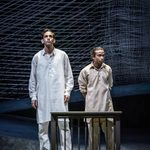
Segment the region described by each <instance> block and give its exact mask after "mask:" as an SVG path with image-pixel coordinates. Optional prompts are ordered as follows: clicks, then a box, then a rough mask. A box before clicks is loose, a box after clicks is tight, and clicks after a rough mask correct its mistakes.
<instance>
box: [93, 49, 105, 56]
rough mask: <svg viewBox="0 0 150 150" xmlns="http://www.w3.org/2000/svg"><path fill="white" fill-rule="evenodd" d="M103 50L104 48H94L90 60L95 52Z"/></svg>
mask: <svg viewBox="0 0 150 150" xmlns="http://www.w3.org/2000/svg"><path fill="white" fill-rule="evenodd" d="M100 49H101V50H104V48H102V47H94V48H93V49H92V50H91V58H92V57H94V56H95V51H97V50H100Z"/></svg>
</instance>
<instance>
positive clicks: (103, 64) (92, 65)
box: [90, 62, 106, 70]
mask: <svg viewBox="0 0 150 150" xmlns="http://www.w3.org/2000/svg"><path fill="white" fill-rule="evenodd" d="M105 67H106V64H105V63H102V66H101V67H100V68H99V69H102V68H105ZM90 69H96V70H99V69H97V68H96V67H95V66H94V64H93V62H91V66H90Z"/></svg>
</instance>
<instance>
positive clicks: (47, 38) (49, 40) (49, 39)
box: [41, 31, 55, 46]
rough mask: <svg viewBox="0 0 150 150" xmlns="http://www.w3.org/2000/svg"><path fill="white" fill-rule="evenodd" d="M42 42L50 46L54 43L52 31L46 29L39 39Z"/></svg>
mask: <svg viewBox="0 0 150 150" xmlns="http://www.w3.org/2000/svg"><path fill="white" fill-rule="evenodd" d="M41 42H42V44H44V45H45V46H51V45H53V44H54V43H55V39H54V35H53V33H52V32H50V31H47V32H45V33H44V35H43V39H42V40H41Z"/></svg>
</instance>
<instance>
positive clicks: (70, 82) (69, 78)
mask: <svg viewBox="0 0 150 150" xmlns="http://www.w3.org/2000/svg"><path fill="white" fill-rule="evenodd" d="M64 75H65V92H64V95H67V96H70V93H71V91H72V89H73V87H74V79H73V73H72V68H71V65H70V60H69V57H68V55H67V54H65V64H64Z"/></svg>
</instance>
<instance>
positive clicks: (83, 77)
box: [78, 69, 88, 96]
mask: <svg viewBox="0 0 150 150" xmlns="http://www.w3.org/2000/svg"><path fill="white" fill-rule="evenodd" d="M87 82H88V81H87V73H86V70H85V69H82V70H81V71H80V73H79V77H78V84H79V90H80V92H81V93H82V95H83V96H86V94H87Z"/></svg>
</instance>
